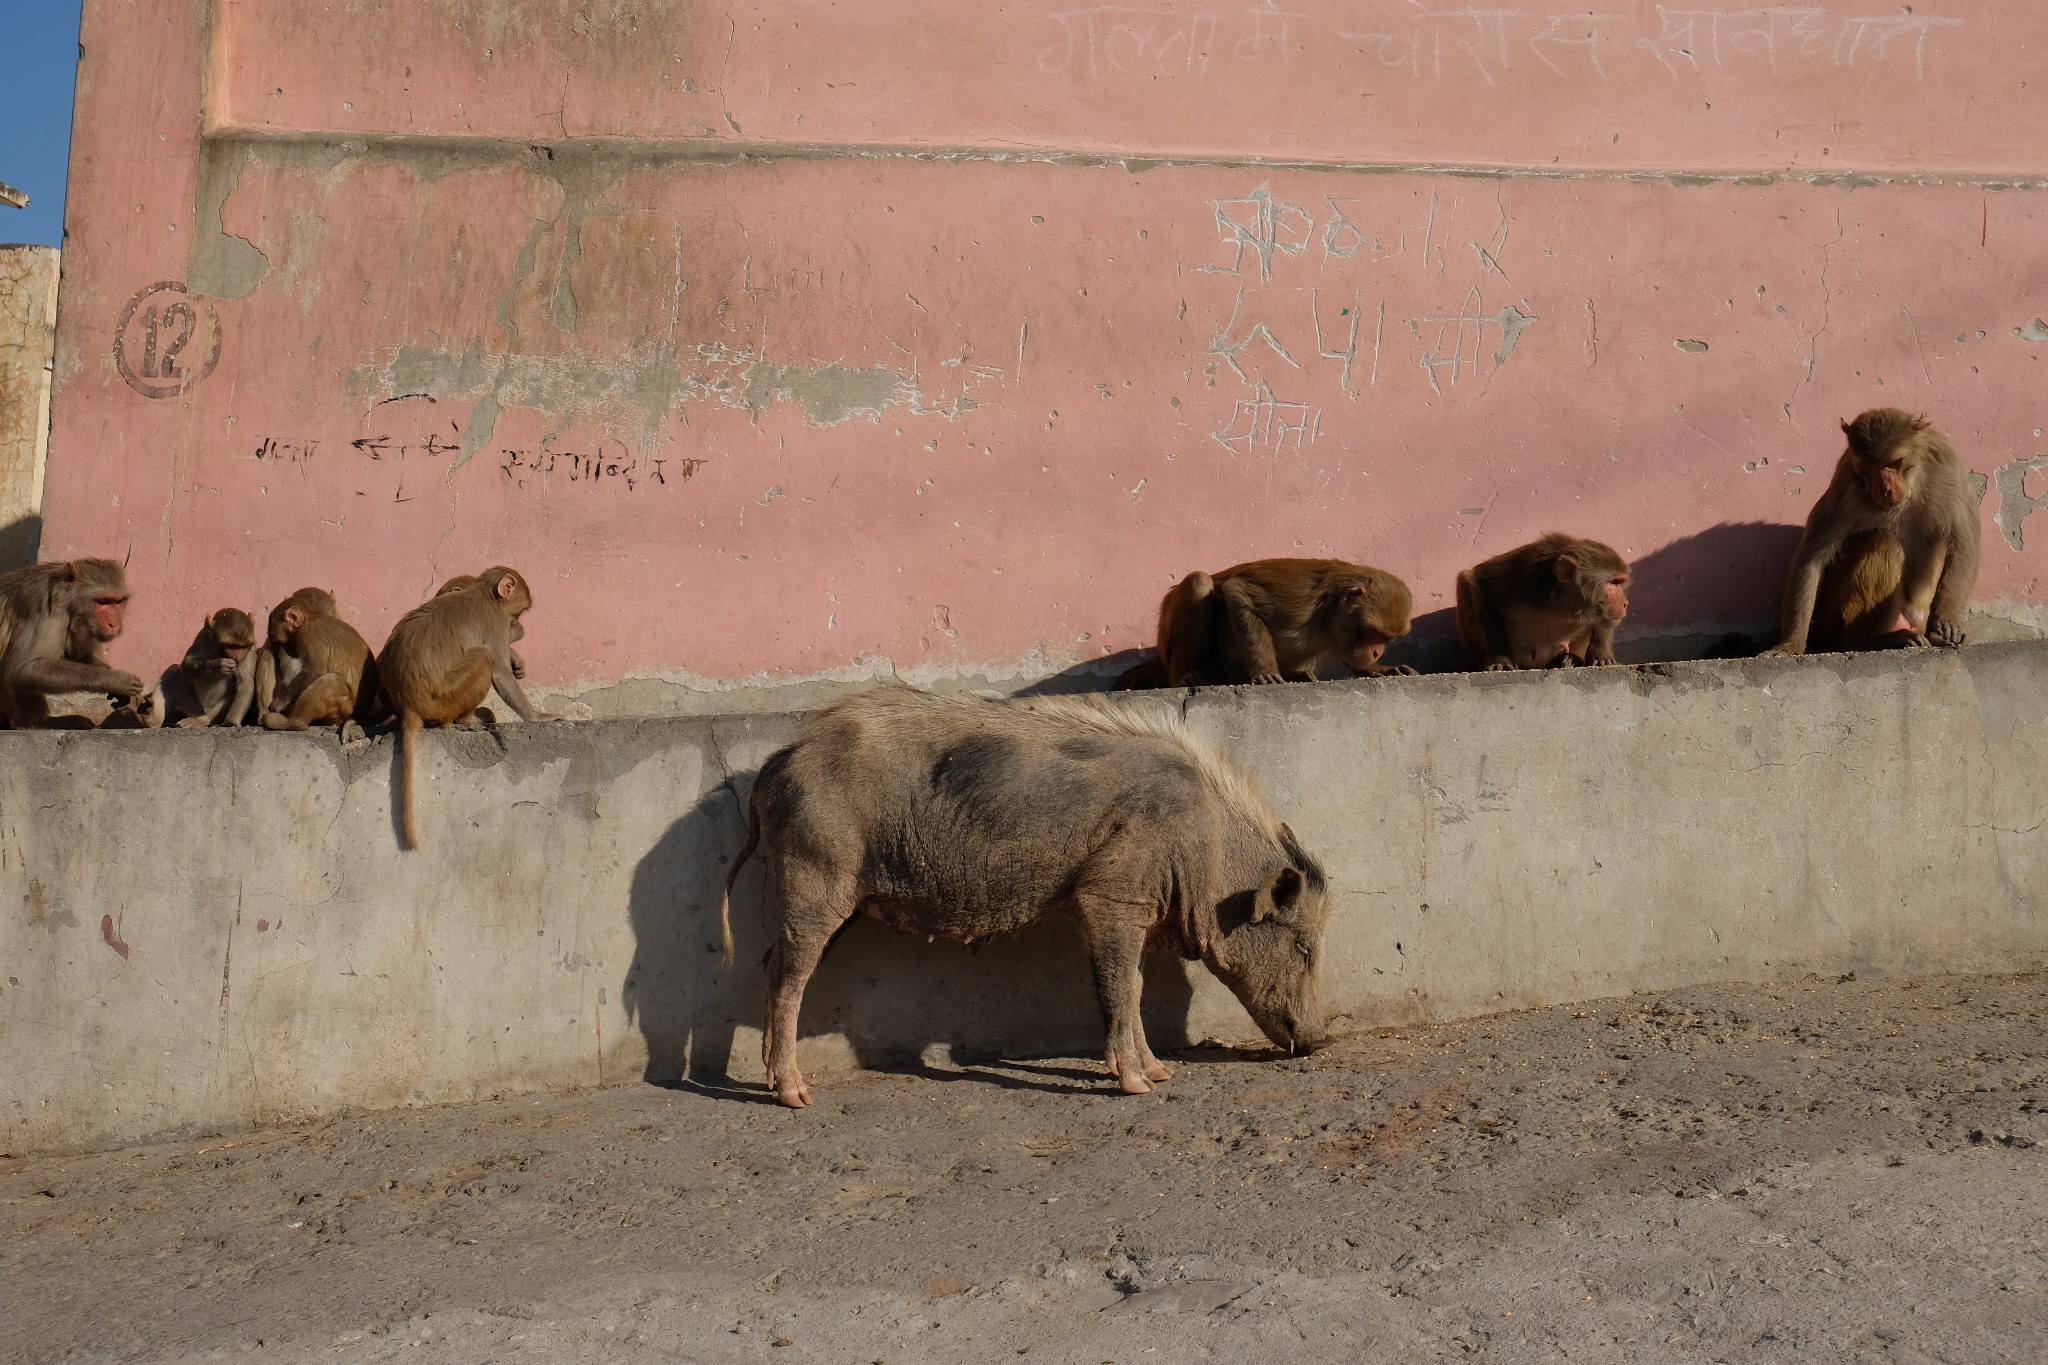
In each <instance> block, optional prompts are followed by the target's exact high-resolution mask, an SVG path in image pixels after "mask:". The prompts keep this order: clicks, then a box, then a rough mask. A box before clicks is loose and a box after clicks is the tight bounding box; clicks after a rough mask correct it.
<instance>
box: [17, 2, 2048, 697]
mask: <svg viewBox="0 0 2048 1365" xmlns="http://www.w3.org/2000/svg"><path fill="white" fill-rule="evenodd" d="M1427 8H1428V7H1426V6H1423V5H1420V4H1410V3H1401V2H1399V0H1348V3H1339V2H1338V0H1277V2H1276V3H1271V4H1266V3H1250V4H1243V3H1240V4H1232V5H1218V6H1190V5H1186V4H1174V5H1164V4H1161V5H1132V6H1118V5H1108V6H1092V7H1091V6H1076V5H1071V4H1047V3H1012V4H1004V5H994V4H986V5H981V4H977V5H960V4H941V3H936V2H934V0H928V2H927V3H924V4H915V5H914V4H911V3H909V2H908V0H868V2H867V3H862V4H850V3H840V4H833V3H825V2H822V0H820V2H817V3H809V4H796V3H783V4H775V5H770V4H766V3H760V2H759V0H741V3H739V4H737V5H735V6H731V7H725V6H705V5H686V4H682V3H664V2H663V0H591V2H590V3H586V4H581V5H577V6H566V5H561V4H559V3H556V0H448V3H441V4H434V5H423V4H401V3H398V2H397V0H389V2H388V3H382V4H370V3H366V4H358V5H346V6H342V5H322V6H313V5H303V4H296V3H286V0H215V3H213V4H211V5H209V4H207V3H204V0H123V2H121V3H115V2H114V0H88V4H87V6H86V16H85V33H84V43H85V58H84V62H83V65H82V66H81V70H80V84H79V117H78V128H77V133H76V144H75V153H74V158H73V169H72V189H71V196H70V203H69V219H68V229H69V241H68V243H67V250H66V255H65V282H64V293H63V296H62V304H61V308H62V317H61V323H60V327H61V335H60V350H59V366H58V370H59V388H58V391H57V397H56V404H55V432H54V435H53V439H52V446H51V449H52V457H51V460H50V469H49V479H48V486H47V492H46V500H45V510H46V518H47V521H46V538H45V554H46V556H62V555H70V554H77V553H101V554H106V553H112V554H125V555H130V556H131V560H130V576H131V579H132V580H133V581H134V583H135V584H136V586H137V588H138V590H139V591H140V593H141V598H140V609H139V610H138V611H137V613H136V615H135V617H134V618H133V622H134V624H133V626H132V628H131V630H130V633H129V635H128V636H127V637H124V639H123V640H122V641H121V642H120V643H119V644H118V645H117V646H116V650H115V653H116V656H117V659H118V660H121V661H124V662H129V663H131V664H136V665H138V666H147V665H148V664H150V663H151V662H157V661H161V660H165V659H168V658H169V657H171V656H172V655H174V654H175V653H176V652H178V650H179V649H180V648H182V646H183V644H184V643H185V641H186V640H188V639H189V637H190V634H191V631H192V629H193V627H194V626H195V625H196V623H197V621H198V618H199V617H200V616H201V614H202V613H203V612H205V611H206V610H208V609H209V608H211V607H214V606H218V605H222V604H225V603H230V602H232V603H238V604H241V605H244V606H248V607H251V608H257V607H260V606H265V605H268V603H270V602H271V601H274V600H275V599H276V598H277V597H279V596H281V595H282V594H283V593H285V592H286V591H289V590H290V589H291V588H293V587H296V586H298V585H299V584H300V583H302V582H308V581H313V582H322V583H327V584H331V585H332V586H333V587H334V588H336V589H337V591H338V592H339V595H340V596H341V598H342V601H343V605H344V609H345V610H346V611H347V612H348V613H349V614H350V615H351V616H352V617H353V618H354V619H356V621H357V622H358V624H359V625H361V626H362V627H363V629H364V631H365V633H366V634H368V635H370V636H371V637H372V638H373V639H380V638H381V635H382V632H383V631H384V630H385V629H386V628H388V626H389V624H390V623H391V621H392V620H394V619H395V618H396V617H397V615H398V614H399V613H400V612H402V611H403V610H404V609H406V608H407V607H409V606H411V605H412V604H413V603H415V602H416V601H418V600H419V599H420V598H421V597H422V596H423V595H424V594H426V593H427V592H429V591H431V589H432V588H433V586H434V585H435V584H436V583H438V582H439V581H440V580H441V579H443V578H445V577H447V576H448V575H450V574H453V573H458V572H464V571H470V570H474V569H476V568H480V567H482V566H483V565H485V564H487V563H490V562H494V561H500V560H502V561H507V562H511V563H514V564H516V565H518V566H519V567H520V568H522V569H523V570H524V571H525V572H526V573H527V575H528V576H529V577H530V578H531V579H532V580H533V583H534V587H535V591H536V595H537V598H538V603H539V605H538V606H537V607H536V608H535V611H534V614H533V615H532V616H531V617H530V618H529V626H530V633H529V639H528V643H527V645H526V647H525V648H526V652H527V654H528V660H529V666H530V668H531V670H532V675H533V676H534V677H535V678H537V679H539V680H540V681H541V682H543V683H554V684H558V685H568V684H575V683H594V682H601V681H606V680H616V679H618V678H620V677H622V676H624V675H626V674H629V673H640V674H655V675H664V676H673V677H686V676H697V677H708V678H717V679H731V678H744V677H755V676H760V675H768V676H771V677H776V678H795V677H803V676H807V675H816V674H821V673H825V672H827V671H829V670H833V669H842V668H845V667H847V666H848V665H850V664H854V663H856V662H859V661H862V660H868V661H872V660H874V659H876V658H885V659H888V660H891V661H894V662H895V663H896V664H898V665H900V666H904V667H913V666H918V665H929V666H933V667H936V668H939V669H970V668H976V667H998V668H1000V667H1004V666H1008V665H1013V664H1015V663H1016V662H1017V661H1019V660H1030V661H1032V662H1031V664H1030V665H1029V666H1030V667H1034V668H1036V669H1037V670H1038V671H1052V670H1053V669H1056V668H1059V667H1061V666H1064V665H1066V664H1068V663H1071V662H1075V661H1086V660H1088V659H1091V658H1100V657H1101V656H1102V655H1104V654H1108V653H1111V652H1114V651H1121V650H1124V649H1128V648H1132V647H1136V646H1140V645H1144V644H1147V643H1149V634H1150V630H1151V622H1152V614H1153V611H1154V610H1155V607H1156V603H1157V600H1158V595H1159V593H1160V592H1162V591H1163V590H1164V589H1165V588H1166V587H1167V586H1168V585H1169V583H1170V582H1171V581H1172V580H1173V579H1175V578H1177V577H1178V576H1179V575H1180V574H1182V573H1184V572H1185V571H1186V570H1188V569H1189V568H1193V567H1197V566H1205V567H1211V568H1214V567H1221V566H1222V565H1225V564H1228V563H1231V562H1233V561H1236V560H1239V559H1245V558H1252V557H1256V556H1260V555H1268V554H1287V553H1305V554H1334V555H1340V556H1343V557H1346V558H1355V559H1362V560H1366V561H1369V562H1372V563H1375V564H1379V565H1381V566H1383V567H1385V568H1389V569H1392V570H1395V571H1396V572H1399V573H1402V574H1403V575H1405V576H1407V577H1408V578H1409V580H1410V582H1411V583H1412V584H1413V586H1414V588H1415V590H1416V598H1417V610H1418V612H1428V611H1432V610H1435V609H1438V608H1441V607H1444V606H1447V605H1448V604H1449V588H1450V581H1451V577H1452V575H1453V574H1454V573H1455V572H1456V571H1457V570H1458V569H1459V568H1460V567H1463V566H1464V565H1466V564H1469V563H1471V562H1473V561H1475V560H1476V559H1478V558H1481V557H1483V556H1485V555H1488V554H1491V553H1494V552H1497V551H1499V550H1501V549H1504V548H1506V547H1508V546H1511V545H1513V544H1516V543H1518V542H1520V541H1521V540H1523V539H1526V538H1528V537H1529V536H1531V535H1533V534H1536V533H1538V532H1541V531H1543V530H1547V529H1550V528H1552V527H1560V528H1564V529H1569V530H1574V531H1578V532H1581V533H1583V534H1588V535H1594V536H1598V537H1600V538H1602V539H1606V540H1609V541H1611V542H1613V543H1614V544H1615V545H1617V546H1618V547H1619V548H1621V549H1622V550H1623V551H1624V552H1625V553H1627V554H1629V555H1630V556H1631V557H1633V558H1636V559H1637V561H1638V568H1639V573H1640V576H1641V580H1642V581H1641V586H1640V590H1639V594H1638V611H1637V613H1636V615H1635V617H1633V618H1632V624H1633V626H1634V627H1635V629H1636V631H1637V634H1638V635H1639V636H1642V635H1650V634H1656V633H1666V634H1675V633H1700V632H1707V631H1715V630H1719V629H1722V628H1725V627H1727V626H1731V625H1739V624H1753V623H1755V622H1757V621H1759V620H1761V619H1763V618H1765V617H1768V616H1770V615H1771V614H1772V611H1773V607H1772V603H1773V599H1774V597H1775V593H1776V588H1777V583H1776V581H1775V579H1776V576H1777V574H1778V573H1779V572H1780V570H1781V566H1782V562H1783V556H1784V554H1785V553H1786V551H1787V550H1788V549H1789V544H1788V537H1789V534H1790V533H1789V532H1784V531H1774V530H1771V529H1769V528H1771V527H1773V526H1777V527H1782V526H1786V525H1796V524H1797V523H1798V522H1799V521H1800V520H1801V519H1802V518H1803V517H1804V514H1805V511H1806V508H1807V507H1808V506H1809V505H1810V503H1811V502H1812V500H1813V498H1814V496H1815V495H1816V494H1817V493H1818V492H1819V490H1820V488H1821V486H1822V485H1823V483H1824V481H1825V478H1826V474H1827V472H1828V470H1829V469H1830V468H1831V466H1832V463H1833V460H1834V457H1835V455H1836V454H1837V453H1838V451H1839V449H1840V437H1839V433H1838V431H1837V429H1836V425H1835V424H1836V422H1837V421H1838V420H1839V419H1841V418H1843V417H1846V416H1849V415H1851V414H1853V413H1855V412H1856V411H1858V410H1859V409H1861V408H1864V407H1867V406H1871V405H1874V404H1880V403H1885V404H1895V405H1899V406H1905V407H1911V408H1916V409H1922V410H1924V411H1926V412H1927V413H1929V414H1930V415H1931V416H1933V417H1934V418H1935V419H1936V420H1937V421H1938V422H1939V423H1940V424H1941V425H1943V426H1944V427H1945V428H1946V429H1947V430H1948V431H1949V432H1950V434H1951V435H1952V436H1953V437H1954V438H1955V439H1956V442H1957V444H1958V446H1959V447H1960V449H1961V451H1962V453H1963V455H1964V458H1965V459H1966V461H1967V462H1968V463H1969V465H1970V466H1971V468H1972V469H1973V470H1975V471H1978V472H1980V473H1981V474H1983V475H1985V476H1986V480H1987V489H1988V492H1987V496H1986V498H1985V502H1984V509H1983V515H1984V519H1985V521H1984V524H1985V533H1986V558H1985V565H1984V572H1983V575H1982V577H1981V579H1980V581H1979V584H1978V598H1979V600H1980V604H1981V605H1983V606H1985V607H1986V608H1988V609H1990V610H1991V611H1992V612H1993V613H1994V614H1999V615H2004V616H2006V617H2008V618H2015V619H2019V620H2022V621H2024V622H2027V623H2029V624H2031V623H2033V622H2034V621H2035V619H2036V618H2035V616H2034V615H2033V612H2034V609H2035V608H2036V607H2037V606H2038V605H2039V604H2041V603H2043V602H2044V601H2048V582H2044V569H2048V549H2044V548H2043V547H2044V545H2048V519H2044V520H2043V521H2041V522H2031V521H2025V520H2024V516H2025V513H2026V512H2028V511H2030V510H2031V504H2032V502H2033V501H2034V500H2035V499H2036V498H2041V499H2042V500H2043V501H2044V502H2048V497H2044V496H2043V495H2044V490H2048V474H2044V473H2043V472H2042V471H2043V470H2048V439H2044V438H2043V437H2042V435H2041V429H2042V427H2043V426H2044V424H2048V402H2044V400H2043V399H2042V398H2041V396H2040V395H2041V393H2042V391H2043V376H2042V373H2041V368H2040V362H2041V357H2042V355H2043V354H2044V352H2048V323H2041V322H2037V318H2040V317H2042V316H2043V315H2048V253H2044V251H2043V248H2042V243H2043V242H2044V241H2048V199H2044V198H2043V196H2042V195H2041V193H2040V192H2039V188H2038V187H2039V186H2040V184H2041V183H2042V181H2043V179H2044V177H2048V151H2044V150H2043V148H2044V147H2048V99H2043V98H2042V95H2043V93H2048V92H2043V91H2041V90H2039V89H2036V88H2033V87H2037V86H2039V85H2040V83H2041V80H2042V79H2043V78H2042V77H2041V76H2040V74H2039V73H2040V70H2041V69H2042V58H2043V56H2044V55H2048V8H2044V7H2042V6H2040V5H2039V4H2037V3H2034V0H1980V2H1979V3H1975V4H1961V3H1952V2H1943V0H1935V2H1934V3H1927V2H1925V0H1923V2H1922V3H1919V4H1916V5H1915V6H1914V7H1913V9H1912V11H1911V13H1910V14H1909V13H1907V12H1905V11H1904V10H1902V9H1900V8H1898V7H1896V6H1893V7H1889V8H1886V7H1878V6H1866V7H1858V6H1796V7H1778V8H1775V9H1749V10H1740V11H1737V10H1721V11H1715V10H1710V9H1698V10H1679V9H1676V8H1673V7H1668V6H1659V5H1656V4H1652V3H1639V2H1638V0H1614V3H1611V4H1608V5H1605V6H1603V7H1602V17H1597V18H1594V19H1588V18H1586V17H1585V16H1584V15H1583V14H1581V15H1578V16H1577V17H1572V16H1568V15H1563V14H1559V15H1555V16H1553V15H1552V14H1551V13H1550V12H1549V11H1548V10H1547V9H1545V8H1544V7H1542V6H1537V7H1534V8H1531V9H1528V10H1525V11H1521V12H1508V11H1504V10H1487V11H1485V12H1484V13H1480V12H1478V11H1474V10H1470V9H1466V10H1458V11H1456V12H1450V11H1448V9H1447V10H1446V12H1444V13H1439V14H1433V15H1432V14H1428V13H1425V12H1424V11H1425V10H1426V9H1427ZM1880 10H1882V11H1883V12H1882V13H1880V12H1879V11H1880ZM1461 167H1462V168H1481V169H1482V171H1483V173H1478V174H1475V173H1472V171H1471V170H1470V169H1465V170H1460V169H1455V168H1461ZM160 282H172V283H175V284H181V285H183V286H184V287H185V289H186V290H187V291H188V292H186V293H182V294H181V293H179V292H177V291H176V290H175V289H159V290H157V291H156V292H155V293H154V294H150V295H148V297H145V298H142V299H141V301H140V302H139V303H135V304H134V306H133V307H131V300H134V299H135V298H136V297H137V296H138V295H139V294H142V293H144V291H146V290H147V289H148V287H149V286H151V285H154V284H158V283H160ZM152 309H155V310H156V311H155V313H154V316H155V318H156V319H157V331H158V335H159V350H160V351H161V350H162V349H163V348H164V347H165V346H167V345H168V344H169V342H170V341H172V340H175V339H176V337H177V336H178V335H179V334H180V333H181V331H182V330H183V328H184V326H185V321H186V319H188V318H189V319H190V320H191V321H192V322H194V323H195V324H196V327H195V329H194V335H193V336H192V338H191V339H190V340H189V341H187V342H186V343H185V344H184V346H183V348H182V350H181V352H180V355H179V356H178V358H177V361H176V363H175V364H174V365H173V366H172V373H171V374H170V375H169V376H168V377H166V376H165V375H164V374H163V373H162V370H163V364H162V356H161V354H159V355H157V356H156V357H154V364H152V357H151V356H150V355H149V353H148V335H147V331H148V322H149V319H150V317H151V316H152V313H151V310H152ZM180 310H184V311H180ZM117 346H118V354H117ZM210 348H216V349H217V358H216V359H215V361H214V363H213V364H212V366H211V369H210V370H208V369H207V368H206V366H205V365H204V364H201V363H198V362H200V361H202V360H203V359H204V358H205V357H206V356H207V355H208V354H209V349H210ZM180 367H182V372H181V369H180ZM152 393H154V394H156V395H159V396H150V395H151V394H152ZM2036 466H2040V468H2039V469H2037V468H2036ZM1759 523H1760V524H1762V526H1761V528H1759V526H1758V525H1756V524H1759ZM2029 532H2031V533H2032V534H2031V538H2029V537H2028V535H2027V533H2029Z"/></svg>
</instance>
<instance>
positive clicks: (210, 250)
mask: <svg viewBox="0 0 2048 1365" xmlns="http://www.w3.org/2000/svg"><path fill="white" fill-rule="evenodd" d="M248 160H249V156H248V152H247V149H246V148H245V147H244V146H243V145H241V144H239V143H221V142H214V141H211V140H208V139H202V140H201V141H200V144H199V165H198V171H197V182H196V187H195V189H194V191H193V196H192V201H193V202H192V248H191V250H190V251H189V252H188V253H187V254H186V258H185V287H186V288H187V289H188V290H189V291H191V292H192V293H194V294H205V295H209V296H211V297H213V298H216V299H239V298H242V297H244V296H245V295H247V294H249V293H251V292H252V291H254V289H255V288H256V286H257V285H259V284H261V283H263V277H264V276H265V275H266V274H268V273H269V271H270V258H269V257H268V256H266V255H264V254H263V253H262V251H260V250H259V249H258V248H257V246H256V244H255V243H254V242H251V241H250V240H249V239H248V238H246V237H237V236H235V235H234V234H233V233H230V232H228V231H227V230H226V229H224V228H223V227H222V226H221V210H222V209H223V207H225V206H226V204H227V200H228V196H229V195H231V194H233V193H234V192H235V186H236V185H238V184H240V183H241V179H242V167H243V166H245V165H247V164H248Z"/></svg>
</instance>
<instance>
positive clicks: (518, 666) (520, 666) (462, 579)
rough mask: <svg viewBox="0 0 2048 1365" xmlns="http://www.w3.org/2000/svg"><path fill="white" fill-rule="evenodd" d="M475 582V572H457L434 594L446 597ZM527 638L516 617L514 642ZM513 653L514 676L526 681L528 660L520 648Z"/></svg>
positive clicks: (435, 590)
mask: <svg viewBox="0 0 2048 1365" xmlns="http://www.w3.org/2000/svg"><path fill="white" fill-rule="evenodd" d="M475 583H476V575H475V574H473V573H462V574H457V575H455V577H453V578H451V579H449V580H448V581H447V582H446V583H443V584H442V585H441V586H440V587H438V588H436V589H434V596H436V597H446V596H447V595H448V594H449V593H451V592H460V591H462V590H463V589H464V588H467V587H472V586H474V585H475ZM525 638H526V627H525V626H523V625H521V624H520V623H519V622H518V620H517V619H515V620H514V621H513V622H512V639H513V642H514V643H517V642H518V641H520V640H524V639H525ZM511 654H512V676H513V677H515V678H518V679H519V680H520V681H522V682H524V681H525V680H526V660H524V659H522V658H520V657H519V651H518V650H516V649H515V650H512V651H511Z"/></svg>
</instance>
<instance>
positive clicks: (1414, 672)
mask: <svg viewBox="0 0 2048 1365" xmlns="http://www.w3.org/2000/svg"><path fill="white" fill-rule="evenodd" d="M1419 673H1420V670H1418V669H1413V668H1410V667H1409V666H1408V665H1407V664H1374V665H1373V666H1372V667H1371V668H1368V669H1366V670H1365V671H1364V672H1363V673H1361V674H1360V675H1359V676H1361V677H1366V678H1413V677H1417V676H1419Z"/></svg>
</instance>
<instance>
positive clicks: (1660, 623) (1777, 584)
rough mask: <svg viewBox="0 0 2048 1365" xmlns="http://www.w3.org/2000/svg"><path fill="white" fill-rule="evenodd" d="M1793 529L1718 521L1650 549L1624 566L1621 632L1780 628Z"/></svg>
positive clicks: (1795, 538) (1794, 545) (1794, 543)
mask: <svg viewBox="0 0 2048 1365" xmlns="http://www.w3.org/2000/svg"><path fill="white" fill-rule="evenodd" d="M1802 529H1803V528H1801V527H1798V526H1784V525H1780V524H1778V523H1775V522H1767V521H1740V522H1735V521H1731V522H1723V523H1722V524H1721V525H1719V526H1710V527H1708V528H1707V529H1706V530H1704V531H1701V532H1700V533H1698V534H1697V535H1690V536H1684V537H1682V538H1680V539H1678V540H1674V541H1672V542H1671V543H1670V544H1669V545H1666V546H1665V547H1664V548H1663V549H1661V550H1652V551H1651V552H1650V553H1649V554H1646V555H1644V556H1642V557H1641V558H1640V559H1638V560H1636V561H1635V563H1634V564H1633V565H1631V566H1630V567H1631V568H1632V569H1633V570H1634V572H1635V583H1634V586H1633V587H1632V588H1631V590H1630V592H1629V620H1628V622H1627V623H1625V624H1624V625H1623V627H1622V631H1623V638H1624V639H1626V638H1627V634H1628V630H1629V627H1631V626H1635V627H1637V628H1639V629H1641V630H1643V631H1670V630H1672V629H1674V628H1677V629H1684V628H1685V627H1688V626H1691V627H1694V628H1697V629H1699V630H1702V631H1715V632H1719V631H1723V630H1741V631H1747V632H1750V633H1751V634H1756V633H1760V632H1763V631H1768V630H1770V629H1771V628H1773V627H1774V626H1776V625H1777V624H1778V602H1779V599H1780V598H1782V597H1783V596H1784V593H1785V575H1786V574H1787V573H1789V572H1790V571H1791V568H1792V552H1793V551H1794V550H1796V549H1798V548H1799V537H1800V534H1801V532H1802Z"/></svg>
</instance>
